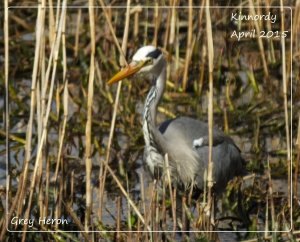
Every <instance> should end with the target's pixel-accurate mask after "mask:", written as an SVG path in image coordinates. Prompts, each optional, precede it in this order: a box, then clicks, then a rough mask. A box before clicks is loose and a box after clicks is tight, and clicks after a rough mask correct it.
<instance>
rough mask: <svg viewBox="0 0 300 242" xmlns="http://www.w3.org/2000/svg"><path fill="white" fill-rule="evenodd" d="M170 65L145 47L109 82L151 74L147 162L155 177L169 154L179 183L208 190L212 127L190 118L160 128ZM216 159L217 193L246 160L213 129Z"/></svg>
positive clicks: (146, 112) (146, 117)
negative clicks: (158, 116)
mask: <svg viewBox="0 0 300 242" xmlns="http://www.w3.org/2000/svg"><path fill="white" fill-rule="evenodd" d="M166 66H167V62H166V60H165V58H164V56H163V53H162V52H161V50H160V49H158V48H156V47H154V46H144V47H141V48H140V49H138V51H137V52H136V53H135V54H134V56H133V58H132V62H131V63H130V64H129V65H128V66H127V67H125V68H124V69H122V70H121V71H120V72H118V73H117V74H116V75H114V76H113V77H112V78H111V79H110V80H109V81H108V82H107V83H108V84H113V83H116V82H118V81H120V80H122V79H124V78H127V77H131V76H132V75H134V74H139V73H144V74H147V76H148V78H150V80H153V85H152V87H151V89H150V91H149V93H148V95H147V98H146V101H145V105H144V111H143V134H144V140H145V149H144V160H145V162H146V164H147V165H148V167H149V168H150V171H151V173H152V174H154V172H155V170H156V169H159V170H161V169H163V167H164V156H165V154H168V160H169V166H170V167H171V169H170V171H171V176H172V179H173V180H175V182H176V183H177V184H180V185H182V186H184V187H188V186H189V185H191V184H193V185H194V186H196V188H198V189H199V190H203V188H204V184H205V182H204V174H205V170H206V169H207V166H208V154H209V145H208V124H207V123H205V122H202V121H199V120H195V119H192V118H189V117H178V118H175V119H171V120H167V121H165V122H163V123H162V124H160V125H159V126H157V125H156V113H157V107H158V104H159V102H160V100H161V97H162V95H163V93H164V90H165V85H166ZM212 160H213V162H214V167H213V179H214V182H215V184H214V190H215V191H219V190H223V189H224V188H225V186H226V184H227V182H228V181H229V180H230V179H232V178H233V177H234V176H238V175H240V174H241V173H242V171H243V169H244V168H243V164H244V160H243V158H242V156H241V152H240V150H239V148H238V147H237V146H236V144H235V143H234V141H233V140H232V139H231V138H230V137H228V136H226V135H225V134H224V133H223V132H222V131H220V130H218V129H216V128H214V129H213V149H212Z"/></svg>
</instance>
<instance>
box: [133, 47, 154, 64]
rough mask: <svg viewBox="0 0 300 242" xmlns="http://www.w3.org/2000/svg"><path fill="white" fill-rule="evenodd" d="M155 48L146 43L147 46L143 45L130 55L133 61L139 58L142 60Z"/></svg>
mask: <svg viewBox="0 0 300 242" xmlns="http://www.w3.org/2000/svg"><path fill="white" fill-rule="evenodd" d="M155 49H156V48H155V47H154V46H152V45H147V46H143V47H142V48H140V49H138V51H137V52H136V53H135V54H134V56H133V57H132V60H134V61H140V60H144V59H145V58H146V56H147V55H148V54H149V53H150V52H152V51H154V50H155Z"/></svg>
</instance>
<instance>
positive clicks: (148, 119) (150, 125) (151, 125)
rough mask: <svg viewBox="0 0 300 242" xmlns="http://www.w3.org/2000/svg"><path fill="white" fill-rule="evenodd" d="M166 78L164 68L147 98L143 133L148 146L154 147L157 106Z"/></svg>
mask: <svg viewBox="0 0 300 242" xmlns="http://www.w3.org/2000/svg"><path fill="white" fill-rule="evenodd" d="M165 78H166V71H165V68H163V70H162V72H161V73H160V75H159V76H158V77H157V79H156V81H155V85H153V86H152V87H151V89H150V92H149V93H148V95H147V98H146V102H145V106H144V116H143V132H144V138H145V142H146V146H152V145H151V143H152V142H153V134H152V132H151V130H152V129H155V128H156V112H157V106H158V104H159V102H160V99H161V97H162V95H163V92H164V89H165Z"/></svg>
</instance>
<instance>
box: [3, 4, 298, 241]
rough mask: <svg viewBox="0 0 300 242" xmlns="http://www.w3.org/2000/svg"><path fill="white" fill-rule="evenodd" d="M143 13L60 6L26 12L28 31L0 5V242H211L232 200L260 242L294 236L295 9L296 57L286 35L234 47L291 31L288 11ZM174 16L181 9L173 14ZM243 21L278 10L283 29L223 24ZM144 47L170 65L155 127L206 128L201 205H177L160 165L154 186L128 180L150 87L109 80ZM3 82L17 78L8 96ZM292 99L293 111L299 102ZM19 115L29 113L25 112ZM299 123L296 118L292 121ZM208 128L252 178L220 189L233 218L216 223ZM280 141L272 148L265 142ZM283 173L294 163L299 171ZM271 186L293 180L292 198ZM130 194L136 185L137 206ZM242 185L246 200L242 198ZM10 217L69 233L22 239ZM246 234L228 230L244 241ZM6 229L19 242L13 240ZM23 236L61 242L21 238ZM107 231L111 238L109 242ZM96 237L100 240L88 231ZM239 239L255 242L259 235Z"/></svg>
mask: <svg viewBox="0 0 300 242" xmlns="http://www.w3.org/2000/svg"><path fill="white" fill-rule="evenodd" d="M142 3H143V1H140V3H135V2H133V1H131V0H127V2H126V5H124V8H122V9H115V8H113V7H114V5H113V4H112V6H109V5H105V3H104V1H103V0H99V1H97V2H96V1H92V0H90V1H89V3H88V5H89V6H87V7H86V8H78V9H73V8H67V7H71V6H72V5H71V4H73V3H70V2H69V3H68V5H69V6H67V1H66V0H63V1H56V2H53V1H52V0H49V1H45V0H42V1H40V2H39V3H38V8H37V9H36V10H32V12H34V11H36V16H35V15H34V14H33V15H32V16H29V17H28V19H27V18H24V20H22V16H24V13H23V12H22V11H25V10H22V9H21V10H18V11H19V12H18V11H17V10H10V11H8V9H7V6H8V5H9V2H8V1H7V0H5V1H4V7H5V11H4V37H5V38H4V51H3V53H4V77H3V80H4V82H3V83H4V86H5V87H4V88H5V94H6V99H5V114H6V116H5V130H4V131H2V130H0V132H1V135H2V134H5V136H6V137H5V142H6V146H5V152H6V159H7V164H8V166H7V170H8V176H7V189H6V191H5V192H6V193H7V194H6V195H7V204H6V208H7V209H8V210H7V212H8V213H7V214H6V216H5V218H3V219H1V223H0V224H1V234H0V240H1V241H2V240H3V241H4V240H5V239H6V240H8V239H11V240H17V239H21V238H22V240H23V241H27V240H31V239H34V238H35V237H34V236H40V237H38V238H40V239H41V238H42V239H45V238H46V239H53V238H55V239H57V240H58V237H59V236H61V238H64V239H70V240H75V241H76V240H82V239H83V240H86V241H88V240H95V241H96V240H101V239H103V240H105V239H107V240H117V241H123V240H131V241H132V240H145V241H161V240H163V239H164V240H170V241H172V240H173V241H175V240H177V239H178V238H180V239H187V240H188V236H191V240H193V239H195V240H196V239H202V238H204V237H208V238H210V239H212V240H213V239H215V238H216V237H217V236H218V235H217V234H216V233H210V234H207V233H205V232H203V231H206V230H211V231H213V230H217V229H218V228H219V227H218V226H219V225H220V224H222V223H223V220H230V222H228V223H225V224H226V225H227V226H229V225H230V226H231V224H234V223H235V222H236V220H235V219H234V218H235V216H237V217H238V215H237V214H238V213H239V212H240V211H239V209H240V208H239V205H238V204H237V203H236V201H237V200H242V201H241V202H242V203H243V205H244V207H245V208H244V210H246V212H247V213H248V214H249V216H251V224H250V225H244V226H247V227H246V228H245V227H243V229H248V230H254V231H255V230H261V229H263V230H264V233H262V234H260V235H259V236H260V237H259V238H263V237H264V238H265V239H268V240H270V239H273V240H277V239H281V238H289V239H290V240H293V239H294V234H296V233H295V232H294V231H292V232H289V233H282V234H279V233H275V232H272V231H271V230H283V229H290V226H289V223H288V222H289V221H288V220H289V219H288V217H289V215H290V216H294V217H295V216H297V215H299V212H298V207H296V208H295V209H294V211H295V212H294V213H295V214H294V215H292V214H289V211H290V210H289V208H290V207H291V205H292V204H293V205H294V206H297V204H295V203H293V199H295V198H297V196H298V194H297V184H298V172H299V157H300V155H299V153H300V152H299V150H300V148H299V145H298V146H295V152H294V153H292V148H293V147H294V145H293V144H291V142H294V141H295V140H298V144H299V139H300V138H299V137H300V131H299V130H300V129H299V125H300V121H299V117H291V118H292V119H290V116H289V114H290V110H291V105H292V104H291V103H290V100H289V97H290V95H291V93H290V90H289V84H291V85H295V83H294V82H296V84H298V82H299V80H298V79H299V77H298V76H297V74H298V72H297V71H296V75H295V77H294V78H295V81H294V82H293V81H292V82H290V80H289V78H290V72H289V71H290V69H291V68H292V66H291V65H290V63H289V62H290V61H291V60H292V61H295V60H298V59H299V56H298V54H297V53H298V52H299V42H298V41H299V40H298V39H297V38H298V35H297V33H298V32H299V28H298V27H297V24H298V23H299V19H300V17H299V13H300V12H299V6H300V5H299V3H298V1H297V2H296V3H295V11H294V15H293V26H291V29H292V30H293V35H292V37H293V45H294V47H295V49H296V50H295V53H296V54H295V53H290V50H289V48H288V45H289V44H290V41H292V40H291V39H290V37H289V36H288V37H287V38H281V39H280V41H279V40H276V39H260V38H256V39H247V40H243V41H241V42H237V41H235V40H233V39H232V38H229V37H228V36H229V35H230V33H231V32H232V30H233V29H235V28H236V29H238V28H240V29H243V28H245V29H250V28H252V27H253V28H255V29H256V32H259V31H260V30H262V29H267V30H268V31H272V30H275V29H276V30H280V31H285V30H289V31H290V30H291V29H289V27H288V23H287V22H286V21H287V19H288V18H287V10H286V9H285V8H284V7H283V4H284V3H283V1H281V2H280V4H281V8H280V9H279V10H278V12H276V10H274V9H273V8H272V7H271V6H269V7H267V8H257V7H255V6H257V5H259V4H263V3H262V2H261V1H259V2H258V1H252V0H250V1H247V2H242V3H241V4H240V5H237V6H236V8H232V9H230V8H229V9H228V8H226V9H223V10H222V11H221V10H218V9H217V8H214V11H212V9H210V8H209V7H208V6H213V2H212V1H202V3H201V6H202V7H201V8H194V7H198V6H196V3H195V2H193V1H191V0H189V1H185V2H181V1H178V0H171V1H169V2H168V4H169V5H168V8H161V5H159V4H160V3H158V2H156V3H155V4H154V6H153V8H148V9H146V8H144V6H143V5H142ZM22 4H25V3H23V2H22ZM53 4H54V5H53ZM182 4H186V5H187V7H186V8H179V6H181V5H182ZM98 5H99V8H98V7H97V8H94V6H98ZM239 10H241V11H242V13H250V14H264V13H267V12H268V11H275V12H276V13H277V15H278V14H279V15H280V19H281V20H280V22H279V20H278V22H276V23H275V24H274V25H271V24H270V23H264V22H247V23H246V24H245V23H242V22H240V23H237V24H239V25H240V26H235V25H234V24H233V25H229V24H228V21H229V20H228V19H227V17H228V16H229V15H230V11H239ZM28 11H29V10H28ZM18 14H20V16H21V17H19V16H17V15H18ZM26 14H27V12H26ZM279 15H278V17H279ZM226 16H227V17H226ZM14 25H16V26H14ZM10 26H12V28H10ZM30 29H31V31H34V41H33V43H32V44H31V46H30V45H28V46H30V47H28V46H27V45H26V44H24V46H22V45H21V44H20V43H21V41H20V39H22V36H23V33H27V32H26V31H29V30H30ZM33 29H34V30H33ZM20 36H21V37H20ZM143 44H145V45H146V44H147V45H148V44H153V45H155V46H158V47H159V48H160V49H161V50H162V52H163V53H164V54H165V57H166V59H167V61H168V69H167V90H166V94H165V97H164V99H163V103H162V104H161V106H160V107H159V111H158V112H159V116H163V118H162V119H167V118H170V117H175V116H180V115H184V116H197V118H198V119H203V120H208V123H209V166H208V169H207V172H206V174H207V175H206V177H207V179H205V182H206V186H205V190H204V192H203V193H202V194H201V196H200V197H198V198H195V197H194V194H195V193H194V192H195V190H196V189H195V187H193V186H191V188H190V190H188V191H186V192H185V193H184V194H183V193H182V191H181V190H180V189H179V188H178V187H174V181H172V177H171V174H170V166H169V165H170V164H169V159H168V155H167V154H166V155H165V164H164V168H163V172H162V176H161V178H158V177H154V179H149V178H147V177H146V176H145V174H146V173H139V172H137V171H136V170H137V166H138V165H137V163H139V160H140V159H142V152H143V142H142V134H141V124H140V121H141V118H140V115H139V113H138V111H137V110H139V106H140V104H141V103H140V102H142V100H144V96H145V95H146V92H147V90H148V88H149V85H150V84H149V83H146V82H144V81H142V80H140V81H135V80H133V81H132V82H130V83H129V84H128V82H125V83H123V84H122V82H120V83H119V84H118V86H117V87H116V88H115V87H108V86H107V85H106V84H105V81H106V80H107V79H109V78H110V77H111V76H112V75H113V74H114V73H115V72H117V71H118V70H119V69H120V68H122V67H124V66H127V65H128V63H127V61H129V60H130V56H132V54H133V53H134V51H135V50H136V49H137V48H138V47H140V46H141V45H143ZM245 47H247V48H248V47H249V49H247V48H245ZM0 48H1V47H0ZM16 48H17V49H18V48H20V49H21V50H22V51H21V52H20V58H19V59H20V63H21V64H20V63H17V64H16V63H14V62H12V61H11V59H12V58H11V56H10V54H12V55H13V58H14V57H15V51H16ZM23 48H24V49H23ZM26 48H28V49H26ZM1 53H2V52H1ZM18 53H19V52H18ZM25 53H26V54H25ZM219 53H220V54H219ZM27 55H28V56H27ZM25 57H26V58H25ZM252 58H253V59H252ZM297 58H298V59H297ZM27 59H28V60H27ZM28 63H29V64H28ZM245 63H246V64H245ZM278 63H279V65H280V66H281V67H280V68H279V65H278ZM294 65H295V66H296V68H297V67H298V66H299V65H298V64H297V63H295V64H294ZM274 66H275V67H274ZM296 68H295V69H296ZM279 69H280V70H279ZM28 70H30V78H29V79H30V86H29V87H28V93H27V94H26V95H25V96H26V97H25V98H24V97H22V95H19V92H20V93H22V85H21V84H22V83H23V79H22V78H23V75H26V73H29V71H28ZM244 74H245V77H244V76H243V75H244ZM0 78H2V76H1V75H0ZM24 78H25V77H24ZM10 80H16V84H13V83H12V81H10ZM267 83H269V84H270V83H271V84H272V85H266V84H267ZM280 83H282V84H281V87H280V86H279V84H280ZM18 85H20V88H19V86H18ZM274 86H275V87H277V88H278V89H276V90H277V91H278V93H279V90H280V95H278V97H277V96H276V97H274V95H273V94H272V90H273V89H272V88H274ZM18 88H19V89H18ZM206 93H207V95H205V94H206ZM251 95H252V96H251ZM249 96H250V98H249ZM295 96H296V97H295V100H294V102H295V103H297V102H298V100H299V95H297V93H296V94H295ZM9 97H10V100H9V99H8V98H9ZM247 99H250V101H245V100H247ZM24 103H25V104H26V107H24V106H22V104H23V105H24ZM10 104H12V105H10ZM298 111H299V108H298V107H297V106H295V107H294V112H298ZM9 113H11V115H8V114H9ZM22 115H23V116H25V117H23V116H22ZM20 116H21V118H20ZM294 116H295V115H294ZM159 118H161V117H159ZM16 119H22V121H24V123H26V124H25V125H24V127H26V131H25V132H24V135H26V138H25V140H24V139H23V138H22V135H23V134H22V133H19V132H16V131H15V130H16V129H15V127H17V126H20V124H19V123H18V122H16V121H15V120H16ZM220 120H221V121H220ZM215 125H217V126H223V129H224V130H225V132H226V133H228V134H230V135H232V136H233V138H234V139H235V140H237V142H238V146H239V147H240V148H241V150H242V151H243V155H244V156H245V158H246V160H247V161H248V163H247V165H248V168H249V171H250V173H252V172H253V173H258V174H259V175H257V176H250V178H244V179H242V180H238V179H236V180H233V181H232V182H231V183H230V184H229V185H228V188H227V190H226V191H225V192H224V194H223V197H222V199H219V203H218V207H219V206H220V205H222V206H223V207H225V209H224V210H228V211H229V212H228V213H226V212H227V211H225V212H224V211H223V212H224V213H221V216H223V217H220V213H217V211H218V208H216V207H214V205H215V203H214V194H213V184H214V181H213V176H212V174H213V170H214V164H213V160H212V146H213V140H212V137H213V126H215ZM291 127H298V134H297V132H293V133H291V130H290V129H291ZM124 137H125V138H126V139H125V140H126V141H125V142H123V141H122V138H124ZM270 139H271V141H269V140H270ZM276 140H279V141H278V144H277V146H276V144H275V145H274V144H273V143H276ZM122 142H123V143H122ZM268 142H269V143H271V144H269V143H268ZM266 143H268V145H266ZM249 146H250V147H251V148H250V149H248V150H247V147H249ZM274 147H275V148H274ZM296 153H297V154H296ZM19 156H22V161H21V162H19ZM12 158H13V159H12ZM294 158H295V159H294ZM14 159H16V161H17V162H16V161H15V160H14ZM291 161H293V162H294V161H295V162H294V163H292V165H293V166H291V165H290V164H291V163H290V162H291ZM18 162H19V163H18ZM117 167H118V168H119V170H118V168H117ZM293 167H295V170H293V174H294V177H293V178H292V177H291V176H290V173H291V170H292V168H293ZM15 171H17V172H15ZM124 171H125V172H124ZM137 173H139V174H138V176H137ZM276 178H281V179H283V180H285V181H287V184H288V186H289V187H288V188H289V189H290V188H291V187H290V186H291V182H293V189H294V198H293V197H291V196H290V195H291V194H290V193H287V194H283V193H282V191H280V190H279V189H278V187H276ZM135 185H137V186H138V187H139V190H138V195H137V194H136V193H137V192H136V191H135ZM240 187H242V188H243V190H242V195H243V198H244V199H240V197H239V195H240V193H238V192H236V191H237V190H238V189H239V188H240ZM221 200H222V201H221ZM205 205H206V206H205ZM216 214H218V215H219V216H217V215H216ZM232 214H233V215H232ZM215 215H216V216H215ZM14 216H18V217H20V218H24V219H26V218H31V217H36V218H38V217H49V218H56V219H62V218H68V219H69V221H71V224H69V225H66V226H60V225H59V224H54V225H41V224H37V223H35V224H34V226H33V228H29V227H28V224H23V225H20V226H15V225H11V224H10V221H11V218H12V217H14ZM110 220H111V221H110ZM240 224H242V223H238V225H237V226H236V225H232V226H231V227H230V229H239V228H240V227H239V226H240ZM6 225H7V226H8V227H9V228H10V229H12V230H18V231H21V232H23V233H22V234H9V233H7V232H6ZM294 227H295V228H297V229H299V223H298V222H295V224H294ZM226 229H227V228H226ZM31 230H42V231H55V232H49V234H44V235H35V234H31V233H27V232H28V231H31ZM64 230H66V231H70V230H73V231H77V230H78V231H80V234H76V235H75V234H66V233H64V232H63V231H64ZM109 230H112V231H115V232H114V233H108V232H107V231H109ZM127 230H128V232H125V231H127ZM91 231H102V233H99V234H98V233H97V234H96V233H95V234H92V233H90V234H89V233H87V232H91ZM155 231H160V232H155ZM176 231H177V232H176ZM187 231H195V232H194V233H191V234H188V233H187ZM179 232H180V233H179ZM10 237H11V238H10ZM241 237H243V238H244V239H246V240H248V241H256V240H257V238H253V234H248V235H243V236H242V235H241Z"/></svg>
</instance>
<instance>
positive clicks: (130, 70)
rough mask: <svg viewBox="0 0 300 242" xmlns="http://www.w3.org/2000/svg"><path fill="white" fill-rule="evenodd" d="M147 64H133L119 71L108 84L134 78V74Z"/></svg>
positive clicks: (142, 62) (143, 62)
mask: <svg viewBox="0 0 300 242" xmlns="http://www.w3.org/2000/svg"><path fill="white" fill-rule="evenodd" d="M145 64H146V62H145V61H139V62H132V63H130V64H129V65H128V66H127V67H125V68H124V69H122V70H121V71H119V72H118V73H117V74H116V75H114V76H113V77H112V78H111V79H110V80H109V81H108V82H107V84H108V85H111V84H113V83H116V82H118V81H121V80H123V79H124V78H126V77H130V76H132V75H133V74H134V73H137V72H138V71H139V70H140V69H142V67H143V66H144V65H145Z"/></svg>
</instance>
